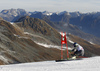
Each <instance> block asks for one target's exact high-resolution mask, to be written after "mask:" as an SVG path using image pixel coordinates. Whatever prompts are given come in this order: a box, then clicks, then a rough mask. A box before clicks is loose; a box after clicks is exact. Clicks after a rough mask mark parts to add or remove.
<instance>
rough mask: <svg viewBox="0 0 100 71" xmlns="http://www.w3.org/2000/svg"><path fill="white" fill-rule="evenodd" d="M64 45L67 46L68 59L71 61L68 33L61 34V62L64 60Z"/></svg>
mask: <svg viewBox="0 0 100 71" xmlns="http://www.w3.org/2000/svg"><path fill="white" fill-rule="evenodd" d="M63 44H66V49H67V59H69V54H68V46H67V38H66V32H65V33H63V32H61V60H63Z"/></svg>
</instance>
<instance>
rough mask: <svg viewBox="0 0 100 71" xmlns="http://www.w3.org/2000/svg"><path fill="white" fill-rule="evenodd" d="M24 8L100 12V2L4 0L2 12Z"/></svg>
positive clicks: (97, 0)
mask: <svg viewBox="0 0 100 71" xmlns="http://www.w3.org/2000/svg"><path fill="white" fill-rule="evenodd" d="M11 8H15V9H17V8H22V9H25V10H26V11H45V10H46V11H50V12H61V11H68V12H74V11H80V12H83V13H85V12H97V11H99V12H100V0H9V1H8V0H2V1H0V10H3V9H11Z"/></svg>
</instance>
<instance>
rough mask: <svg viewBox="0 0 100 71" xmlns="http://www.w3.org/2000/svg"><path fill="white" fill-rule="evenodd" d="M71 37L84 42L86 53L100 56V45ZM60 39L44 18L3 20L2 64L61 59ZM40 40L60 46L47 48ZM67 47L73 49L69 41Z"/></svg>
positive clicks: (0, 33) (0, 26)
mask: <svg viewBox="0 0 100 71" xmlns="http://www.w3.org/2000/svg"><path fill="white" fill-rule="evenodd" d="M68 39H69V40H72V41H74V42H78V43H79V44H80V45H82V46H83V47H84V49H85V50H86V51H85V56H94V55H100V53H99V50H100V46H99V45H96V44H91V43H89V42H87V41H85V40H83V39H81V38H78V37H76V36H73V35H68ZM60 40H61V37H60V34H59V33H58V32H57V31H56V30H55V29H54V28H52V27H51V26H50V25H48V23H46V22H45V21H43V20H40V19H37V18H31V17H29V16H24V17H21V18H20V19H18V20H17V21H16V22H15V23H9V22H7V21H5V20H0V64H13V63H14V64H15V63H26V62H34V61H35V62H36V61H46V60H56V59H60V54H61V51H60V50H59V49H57V48H60V47H61V46H60V45H61V43H60ZM38 43H42V44H43V45H45V44H48V45H50V44H51V45H56V46H57V48H54V47H55V46H49V48H47V47H44V46H42V45H39V44H38ZM44 43H45V44H44ZM68 47H71V48H72V43H70V42H69V41H68ZM65 57H66V50H65V51H64V58H65Z"/></svg>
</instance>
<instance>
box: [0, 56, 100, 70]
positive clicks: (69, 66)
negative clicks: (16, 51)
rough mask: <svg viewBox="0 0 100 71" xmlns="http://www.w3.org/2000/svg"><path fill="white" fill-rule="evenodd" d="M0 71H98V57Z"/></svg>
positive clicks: (19, 65)
mask: <svg viewBox="0 0 100 71" xmlns="http://www.w3.org/2000/svg"><path fill="white" fill-rule="evenodd" d="M0 71H100V57H99V56H98V57H92V58H84V59H83V60H73V61H63V62H55V61H44V62H32V63H22V64H12V65H1V66H0Z"/></svg>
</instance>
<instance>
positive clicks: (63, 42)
mask: <svg viewBox="0 0 100 71" xmlns="http://www.w3.org/2000/svg"><path fill="white" fill-rule="evenodd" d="M66 43H67V41H66V33H62V32H61V44H66Z"/></svg>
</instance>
